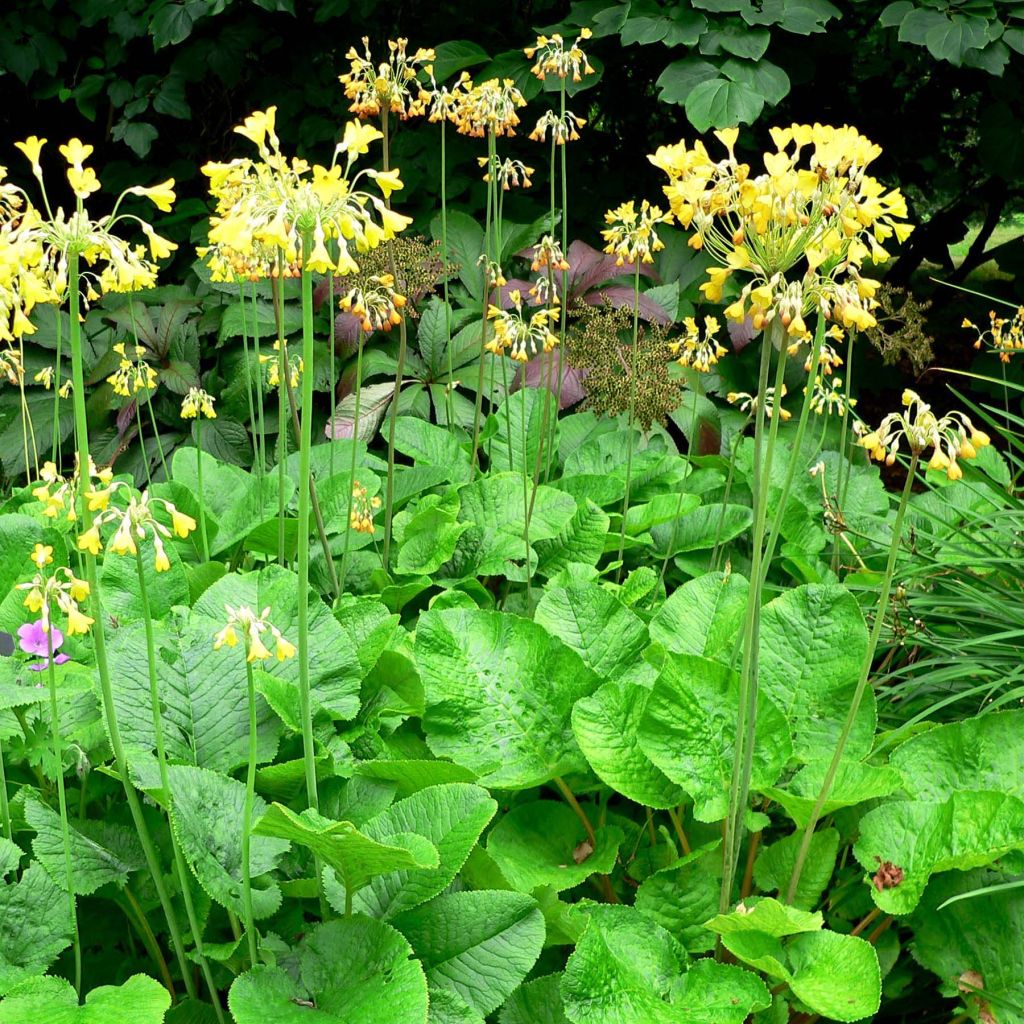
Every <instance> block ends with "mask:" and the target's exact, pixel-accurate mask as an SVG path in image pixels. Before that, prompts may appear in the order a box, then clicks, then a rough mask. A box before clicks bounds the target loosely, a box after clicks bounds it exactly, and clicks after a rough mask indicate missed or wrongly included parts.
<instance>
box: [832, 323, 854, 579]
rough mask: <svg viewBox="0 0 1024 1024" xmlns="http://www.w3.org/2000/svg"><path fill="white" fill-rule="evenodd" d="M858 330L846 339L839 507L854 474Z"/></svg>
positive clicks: (835, 548)
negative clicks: (852, 448) (852, 408)
mask: <svg viewBox="0 0 1024 1024" xmlns="http://www.w3.org/2000/svg"><path fill="white" fill-rule="evenodd" d="M855 334H856V332H855V331H854V330H853V328H851V329H850V332H849V334H848V335H847V339H846V375H845V377H844V378H843V391H844V394H843V415H842V425H841V427H840V430H839V483H838V486H837V487H836V500H837V501H838V502H839V507H840V508H843V507H845V505H846V489H847V487H848V486H849V483H850V477H851V476H852V475H853V467H852V464H851V460H852V458H853V453H852V452H851V453H850V454H849V455H848V454H847V451H846V448H847V441H848V438H849V426H850V394H851V392H852V390H853V339H854V336H855ZM838 570H839V535H838V534H837V535H836V537H835V538H834V540H833V543H832V571H833V572H837V571H838Z"/></svg>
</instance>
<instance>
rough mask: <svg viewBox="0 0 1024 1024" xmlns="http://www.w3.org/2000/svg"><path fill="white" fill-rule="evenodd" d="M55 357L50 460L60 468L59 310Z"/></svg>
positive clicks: (62, 329)
mask: <svg viewBox="0 0 1024 1024" xmlns="http://www.w3.org/2000/svg"><path fill="white" fill-rule="evenodd" d="M55 319H56V321H57V355H56V358H55V359H54V364H53V445H52V446H51V449H50V458H51V459H53V461H54V462H55V463H56V464H57V468H58V469H59V468H60V386H61V385H60V356H61V347H62V345H63V342H64V325H63V324H62V322H61V318H60V310H59V309H58V310H57V316H56V318H55Z"/></svg>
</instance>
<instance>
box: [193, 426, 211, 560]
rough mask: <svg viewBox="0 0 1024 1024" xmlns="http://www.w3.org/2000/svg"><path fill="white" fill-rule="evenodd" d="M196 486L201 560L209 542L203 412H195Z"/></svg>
mask: <svg viewBox="0 0 1024 1024" xmlns="http://www.w3.org/2000/svg"><path fill="white" fill-rule="evenodd" d="M196 486H197V487H198V489H199V494H198V495H197V497H198V498H199V537H200V539H201V540H202V544H203V561H204V562H208V561H209V560H210V542H209V540H208V539H207V536H206V501H205V499H204V497H203V495H204V493H205V492H204V491H203V414H202V413H201V412H200V413H197V414H196Z"/></svg>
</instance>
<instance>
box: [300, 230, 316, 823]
mask: <svg viewBox="0 0 1024 1024" xmlns="http://www.w3.org/2000/svg"><path fill="white" fill-rule="evenodd" d="M312 241H313V240H312V238H311V237H310V235H309V234H308V233H307V234H306V235H305V236H304V237H303V239H302V256H303V259H302V424H301V426H302V433H301V436H300V437H299V502H298V504H299V531H298V540H299V547H298V562H299V621H298V631H299V643H298V647H299V714H300V717H301V719H302V760H303V763H304V766H305V772H306V799H307V800H308V801H309V806H310V807H312V808H313V809H314V810H319V808H320V798H319V795H318V794H317V788H316V748H315V746H314V744H313V711H312V705H311V702H310V694H309V503H310V498H309V478H310V450H311V448H312V445H313V377H314V372H313V275H312V273H311V272H310V271H309V270H308V269H307V266H306V264H307V263H308V257H309V252H310V249H311V247H312Z"/></svg>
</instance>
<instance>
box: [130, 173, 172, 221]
mask: <svg viewBox="0 0 1024 1024" xmlns="http://www.w3.org/2000/svg"><path fill="white" fill-rule="evenodd" d="M126 191H127V192H128V194H129V195H133V196H145V197H146V198H147V199H148V200H150V202H152V204H153V205H154V206H155V207H156V208H157V209H158V210H159V211H160V212H161V213H170V212H171V209H172V207H173V206H174V200H175V198H176V197H175V194H174V179H173V178H168V179H167V180H166V181H164V182H161V183H160V184H159V185H150V186H149V187H148V188H144V187H143V186H142V185H134V186H133V187H132V188H129V189H127V190H126Z"/></svg>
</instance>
